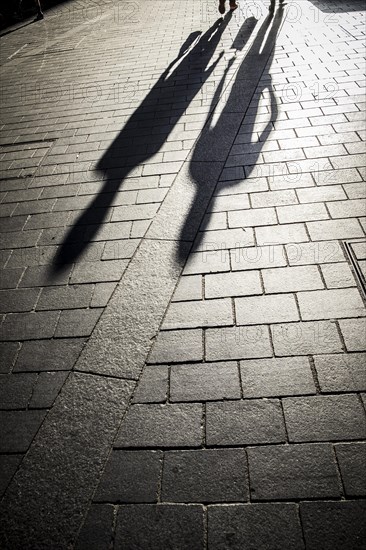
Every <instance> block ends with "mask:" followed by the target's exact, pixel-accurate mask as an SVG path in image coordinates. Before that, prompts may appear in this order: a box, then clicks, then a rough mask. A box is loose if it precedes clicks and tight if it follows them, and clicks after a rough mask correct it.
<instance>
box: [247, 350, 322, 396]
mask: <svg viewBox="0 0 366 550" xmlns="http://www.w3.org/2000/svg"><path fill="white" fill-rule="evenodd" d="M240 373H241V379H242V384H243V394H244V398H253V397H277V396H286V395H306V394H314V393H316V388H315V384H314V380H313V377H312V373H311V369H310V365H309V361H308V359H307V358H305V357H291V358H286V359H261V360H251V361H241V363H240Z"/></svg>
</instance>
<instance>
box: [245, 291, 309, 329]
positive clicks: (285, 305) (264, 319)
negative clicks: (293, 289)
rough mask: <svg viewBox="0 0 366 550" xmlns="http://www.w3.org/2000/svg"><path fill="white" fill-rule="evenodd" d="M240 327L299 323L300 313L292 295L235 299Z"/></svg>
mask: <svg viewBox="0 0 366 550" xmlns="http://www.w3.org/2000/svg"><path fill="white" fill-rule="evenodd" d="M235 309H236V319H237V323H238V325H258V324H264V323H281V322H284V321H297V320H298V319H299V313H298V311H297V306H296V302H295V298H294V296H293V295H292V294H282V295H276V296H267V295H266V296H256V297H248V298H247V297H246V298H236V299H235Z"/></svg>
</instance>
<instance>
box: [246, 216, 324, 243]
mask: <svg viewBox="0 0 366 550" xmlns="http://www.w3.org/2000/svg"><path fill="white" fill-rule="evenodd" d="M317 223H320V222H317ZM255 235H256V238H257V243H258V244H259V246H264V245H276V244H277V245H278V244H288V243H302V242H306V241H308V240H309V237H308V235H307V233H306V231H305V226H304V224H301V223H290V224H286V225H276V226H274V225H268V226H266V227H257V228H256V229H255Z"/></svg>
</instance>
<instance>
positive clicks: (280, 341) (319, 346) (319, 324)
mask: <svg viewBox="0 0 366 550" xmlns="http://www.w3.org/2000/svg"><path fill="white" fill-rule="evenodd" d="M271 332H272V337H273V346H274V349H275V353H276V355H278V356H286V355H312V354H318V353H341V352H342V351H343V348H342V342H341V340H340V338H339V334H338V330H337V327H336V325H335V323H333V322H332V321H314V322H308V323H286V324H278V325H273V326H272V327H271Z"/></svg>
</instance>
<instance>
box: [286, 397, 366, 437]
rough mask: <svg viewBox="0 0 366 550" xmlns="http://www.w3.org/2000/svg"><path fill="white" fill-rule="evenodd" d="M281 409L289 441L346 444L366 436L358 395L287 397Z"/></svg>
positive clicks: (365, 426)
mask: <svg viewBox="0 0 366 550" xmlns="http://www.w3.org/2000/svg"><path fill="white" fill-rule="evenodd" d="M283 409H284V414H285V422H286V427H287V432H288V436H289V440H290V441H294V442H299V441H339V440H341V441H342V440H344V441H347V440H349V439H362V438H363V437H365V434H366V419H365V411H364V410H363V408H362V406H361V403H360V402H359V400H358V398H357V395H352V394H351V395H323V396H320V395H316V396H312V397H287V398H285V399H284V400H283Z"/></svg>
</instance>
